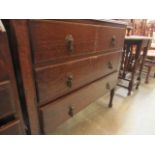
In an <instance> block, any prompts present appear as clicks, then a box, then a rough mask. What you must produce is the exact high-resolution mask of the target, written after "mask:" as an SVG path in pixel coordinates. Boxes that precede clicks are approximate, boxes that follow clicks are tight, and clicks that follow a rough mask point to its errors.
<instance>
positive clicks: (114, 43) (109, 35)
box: [96, 27, 125, 51]
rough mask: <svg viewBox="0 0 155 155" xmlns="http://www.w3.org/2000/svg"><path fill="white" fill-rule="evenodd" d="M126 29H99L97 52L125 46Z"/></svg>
mask: <svg viewBox="0 0 155 155" xmlns="http://www.w3.org/2000/svg"><path fill="white" fill-rule="evenodd" d="M124 37H125V29H122V28H114V27H110V28H109V27H106V28H105V27H100V28H98V38H97V40H98V41H97V44H96V50H97V51H103V50H104V49H110V48H111V49H112V48H122V47H123V45H124Z"/></svg>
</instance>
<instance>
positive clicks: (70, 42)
mask: <svg viewBox="0 0 155 155" xmlns="http://www.w3.org/2000/svg"><path fill="white" fill-rule="evenodd" d="M65 40H66V45H67V49H68V50H69V51H70V52H73V51H74V38H73V36H72V35H71V34H68V35H67V36H66V38H65Z"/></svg>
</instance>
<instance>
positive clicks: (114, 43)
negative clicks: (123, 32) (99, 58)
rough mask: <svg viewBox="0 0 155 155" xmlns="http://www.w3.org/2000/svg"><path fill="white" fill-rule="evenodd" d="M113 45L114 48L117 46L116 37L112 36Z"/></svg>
mask: <svg viewBox="0 0 155 155" xmlns="http://www.w3.org/2000/svg"><path fill="white" fill-rule="evenodd" d="M111 43H112V45H113V46H115V45H116V36H115V35H113V36H112V39H111Z"/></svg>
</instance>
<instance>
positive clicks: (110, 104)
mask: <svg viewBox="0 0 155 155" xmlns="http://www.w3.org/2000/svg"><path fill="white" fill-rule="evenodd" d="M114 93H115V88H114V89H112V90H111V91H110V101H109V108H111V107H112V102H113V98H114Z"/></svg>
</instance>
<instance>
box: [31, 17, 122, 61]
mask: <svg viewBox="0 0 155 155" xmlns="http://www.w3.org/2000/svg"><path fill="white" fill-rule="evenodd" d="M29 28H30V37H31V41H32V42H31V45H32V52H33V56H34V62H35V63H41V62H46V61H53V60H57V59H62V58H67V57H74V56H80V55H84V54H92V53H95V52H99V51H103V50H108V49H116V48H117V49H118V48H119V49H120V48H121V47H122V45H123V41H124V35H125V29H122V28H118V27H108V26H100V25H92V24H82V23H73V22H64V21H54V20H30V21H29Z"/></svg>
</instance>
